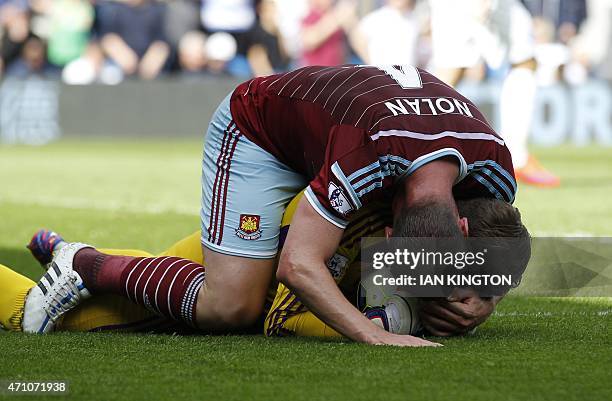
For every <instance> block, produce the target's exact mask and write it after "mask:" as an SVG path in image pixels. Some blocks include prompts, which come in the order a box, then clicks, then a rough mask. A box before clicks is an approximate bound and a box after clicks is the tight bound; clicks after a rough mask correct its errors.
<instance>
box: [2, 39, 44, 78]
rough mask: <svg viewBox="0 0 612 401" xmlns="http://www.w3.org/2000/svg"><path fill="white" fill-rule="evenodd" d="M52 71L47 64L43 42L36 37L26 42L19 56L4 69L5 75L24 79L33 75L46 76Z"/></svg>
mask: <svg viewBox="0 0 612 401" xmlns="http://www.w3.org/2000/svg"><path fill="white" fill-rule="evenodd" d="M51 73H52V69H51V68H50V67H49V65H48V64H47V57H46V49H45V44H44V42H43V41H42V40H41V39H39V38H37V37H34V36H32V37H30V38H28V39H27V40H26V42H25V44H24V45H23V48H22V50H21V55H20V57H19V58H18V59H16V60H15V61H13V62H12V63H11V64H10V65H8V67H7V68H6V75H7V76H10V77H14V78H20V79H25V78H28V77H31V76H33V75H38V76H43V77H44V76H48V75H50V74H51Z"/></svg>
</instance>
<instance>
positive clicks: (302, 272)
mask: <svg viewBox="0 0 612 401" xmlns="http://www.w3.org/2000/svg"><path fill="white" fill-rule="evenodd" d="M281 263H282V262H281ZM279 272H280V274H279V275H278V278H279V280H280V281H281V282H283V283H284V284H285V285H287V286H288V287H289V288H291V290H292V291H293V292H295V293H296V294H297V296H298V297H299V298H300V300H301V301H302V303H303V304H304V305H306V306H307V307H308V309H309V310H310V311H312V312H313V313H314V314H315V315H316V316H317V317H318V318H319V319H321V320H322V321H324V322H325V323H327V324H328V325H330V326H331V327H333V328H334V329H335V330H336V331H338V332H339V333H341V334H343V335H344V336H346V337H348V338H350V339H352V340H354V341H358V342H365V343H371V344H373V343H377V334H378V332H379V331H381V329H380V328H378V327H377V326H375V325H374V324H372V323H371V322H370V321H369V320H368V319H367V318H366V317H365V316H364V315H363V314H362V313H361V312H359V311H358V310H357V309H356V308H355V307H354V306H353V305H351V304H350V302H348V301H347V299H346V298H345V297H344V295H342V293H341V292H340V290H339V288H338V286H337V285H336V283H335V281H334V280H333V278H332V277H331V275H330V274H329V272H328V271H327V269H326V268H325V266H324V265H320V266H319V265H316V264H315V265H313V264H310V265H304V264H301V263H300V264H289V265H287V264H286V265H284V266H282V265H281V266H279Z"/></svg>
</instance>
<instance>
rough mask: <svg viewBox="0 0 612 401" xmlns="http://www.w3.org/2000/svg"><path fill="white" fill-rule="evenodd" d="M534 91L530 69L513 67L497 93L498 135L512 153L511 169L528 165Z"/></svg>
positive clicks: (533, 76)
mask: <svg viewBox="0 0 612 401" xmlns="http://www.w3.org/2000/svg"><path fill="white" fill-rule="evenodd" d="M535 93H536V80H535V74H534V73H533V71H532V70H530V69H529V68H513V69H512V70H510V73H509V74H508V76H507V77H506V79H505V80H504V84H503V86H502V90H501V95H500V102H499V108H500V118H501V135H502V137H503V138H504V140H505V141H506V144H507V146H508V149H510V152H511V153H512V162H513V164H514V168H521V167H524V166H525V164H527V158H528V156H529V152H528V150H527V140H528V137H529V131H530V129H531V120H532V115H533V106H534V101H535Z"/></svg>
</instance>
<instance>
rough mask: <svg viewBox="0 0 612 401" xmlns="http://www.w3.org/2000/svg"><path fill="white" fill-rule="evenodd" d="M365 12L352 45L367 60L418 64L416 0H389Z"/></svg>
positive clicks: (380, 62)
mask: <svg viewBox="0 0 612 401" xmlns="http://www.w3.org/2000/svg"><path fill="white" fill-rule="evenodd" d="M385 3H386V4H385V5H384V6H383V7H381V8H379V9H377V10H375V11H373V12H371V13H370V14H368V15H366V16H365V17H364V18H363V19H362V20H361V22H360V23H359V26H358V28H357V29H356V32H355V35H353V37H352V44H353V48H354V49H355V51H356V52H357V54H358V55H359V57H361V59H362V60H363V61H364V62H365V63H367V64H411V65H415V64H416V55H417V51H416V49H417V41H418V38H419V31H420V27H419V22H418V21H417V19H416V16H415V15H414V5H415V0H387V1H386V2H385Z"/></svg>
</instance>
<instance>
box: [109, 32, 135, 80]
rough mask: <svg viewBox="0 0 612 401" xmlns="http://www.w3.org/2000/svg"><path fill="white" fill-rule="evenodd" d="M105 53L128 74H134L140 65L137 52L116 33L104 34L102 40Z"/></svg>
mask: <svg viewBox="0 0 612 401" xmlns="http://www.w3.org/2000/svg"><path fill="white" fill-rule="evenodd" d="M100 45H101V47H102V50H103V51H104V53H105V54H106V55H107V56H108V57H109V58H110V59H111V60H113V61H114V62H115V63H117V64H119V66H120V67H121V69H122V70H123V72H124V73H126V74H133V73H134V72H135V71H136V67H137V66H138V56H137V55H136V53H135V52H134V51H133V50H132V49H131V48H130V47H129V46H128V45H127V44H126V43H125V42H124V41H123V39H121V37H120V36H119V35H117V34H115V33H109V34H106V35H104V37H103V38H102V40H101V41H100Z"/></svg>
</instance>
